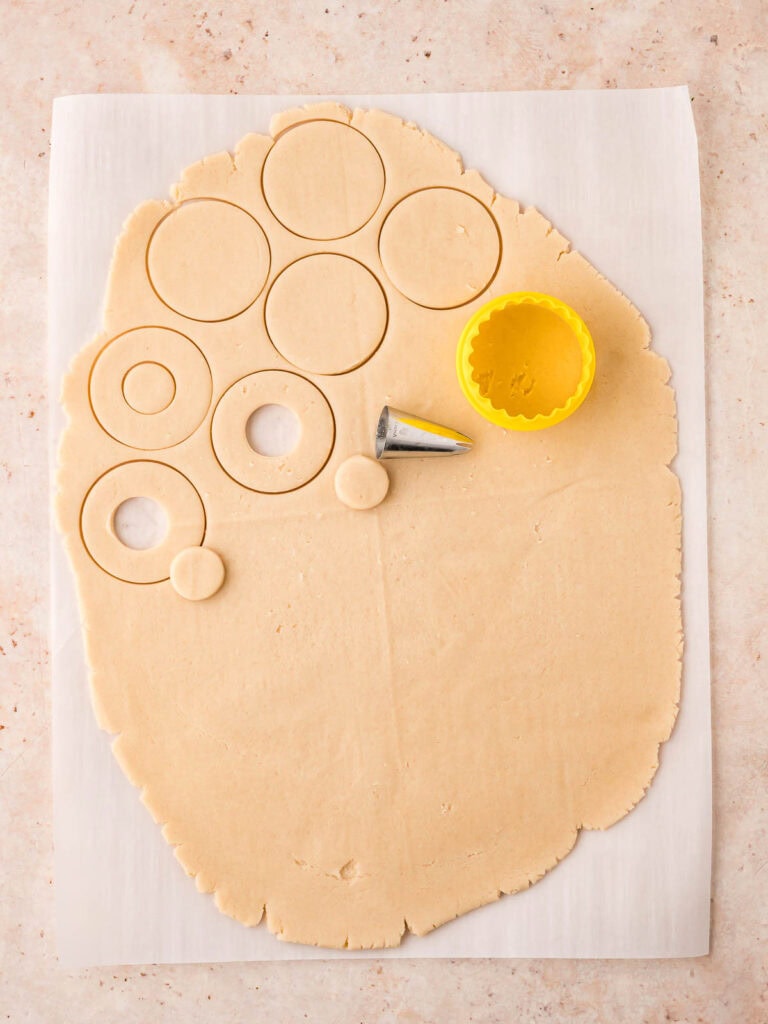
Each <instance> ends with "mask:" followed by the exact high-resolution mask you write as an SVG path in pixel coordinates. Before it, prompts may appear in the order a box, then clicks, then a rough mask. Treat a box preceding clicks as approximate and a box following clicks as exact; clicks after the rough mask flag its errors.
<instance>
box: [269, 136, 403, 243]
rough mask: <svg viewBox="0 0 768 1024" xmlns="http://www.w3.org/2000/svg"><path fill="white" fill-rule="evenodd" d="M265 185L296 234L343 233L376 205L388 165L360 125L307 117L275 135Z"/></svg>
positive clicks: (348, 232)
mask: <svg viewBox="0 0 768 1024" xmlns="http://www.w3.org/2000/svg"><path fill="white" fill-rule="evenodd" d="M262 188H263V191H264V198H265V199H266V201H267V205H268V206H269V208H270V210H271V211H272V213H273V214H274V216H275V218H276V219H277V220H278V221H279V222H280V223H281V224H282V225H283V227H285V228H287V229H288V230H289V231H292V232H293V233H294V234H295V235H301V236H303V237H304V238H310V239H317V240H323V241H327V240H329V239H332V238H343V237H345V236H346V235H351V234H353V232H355V231H358V230H359V229H360V228H361V227H362V226H363V224H365V223H367V221H368V220H370V218H371V217H372V216H373V214H374V213H375V212H376V210H377V209H378V206H379V203H380V202H381V197H382V196H383V194H384V164H383V163H382V160H381V157H380V156H379V153H378V151H377V150H376V148H375V146H374V145H373V143H372V142H370V140H369V139H368V138H367V137H366V136H365V135H363V133H362V132H359V131H358V130H357V129H356V128H352V127H350V126H349V125H348V124H342V123H341V122H340V121H327V120H317V121H305V122H303V123H301V124H298V125H295V126H294V127H292V128H289V129H287V130H286V131H285V132H284V133H283V134H282V135H280V136H279V137H278V138H277V140H276V142H275V144H274V146H273V147H272V149H271V150H270V151H269V153H268V154H267V159H266V161H265V163H264V169H263V172H262Z"/></svg>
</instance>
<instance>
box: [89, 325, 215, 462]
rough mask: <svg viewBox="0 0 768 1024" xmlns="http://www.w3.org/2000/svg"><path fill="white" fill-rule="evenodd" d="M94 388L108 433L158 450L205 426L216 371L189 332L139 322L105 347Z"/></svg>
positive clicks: (96, 366)
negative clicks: (212, 375) (211, 368)
mask: <svg viewBox="0 0 768 1024" xmlns="http://www.w3.org/2000/svg"><path fill="white" fill-rule="evenodd" d="M168 378H170V385H169V383H168ZM88 390H89V394H90V398H91V405H92V406H93V412H94V415H95V416H96V419H97V420H98V421H99V423H100V424H101V425H102V427H103V428H104V430H106V432H107V433H108V434H110V435H111V436H112V437H114V438H115V440H117V441H121V442H122V443H123V444H126V445H129V446H130V447H131V448H141V449H144V450H146V451H156V450H158V449H160V448H170V447H172V446H173V445H176V444H179V443H180V442H181V441H184V440H185V439H186V438H187V437H189V435H190V434H192V433H193V432H194V431H195V430H196V429H197V428H198V427H199V426H200V424H201V423H202V421H203V419H204V418H205V414H206V413H207V412H208V407H209V405H210V404H211V371H210V368H209V366H208V362H207V360H206V358H205V356H204V355H203V353H202V352H201V351H200V349H199V348H198V347H197V345H195V343H194V342H193V341H192V340H191V339H190V338H187V337H186V336H185V335H183V334H180V333H179V332H178V331H173V330H171V329H170V328H167V327H136V328H134V329H133V330H130V331H126V332H125V333H124V334H120V335H118V337H116V338H113V339H112V340H111V341H110V342H108V343H107V345H106V346H105V347H104V348H103V349H102V351H101V352H100V353H99V355H98V358H97V359H96V362H95V363H94V366H93V371H92V373H91V378H90V381H89V384H88ZM153 391H154V394H153ZM147 403H148V404H147Z"/></svg>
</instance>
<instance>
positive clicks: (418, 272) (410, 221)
mask: <svg viewBox="0 0 768 1024" xmlns="http://www.w3.org/2000/svg"><path fill="white" fill-rule="evenodd" d="M379 256H380V257H381V262H382V264H383V266H384V270H385V271H386V272H387V276H388V277H389V279H390V281H391V282H392V284H393V285H394V286H395V287H396V288H397V290H398V291H399V292H401V293H402V294H403V295H404V296H405V297H406V298H407V299H410V300H411V301H412V302H415V303H417V305H419V306H426V307H427V308H429V309H453V308H455V307H457V306H463V305H465V303H467V302H471V301H472V299H476V298H477V296H478V295H480V294H481V293H482V292H484V291H485V289H486V288H487V287H488V285H489V284H490V283H491V281H492V280H493V278H494V276H495V274H496V271H497V269H498V266H499V261H500V259H501V242H500V238H499V229H498V227H497V226H496V221H495V220H494V219H493V217H492V215H491V214H490V212H489V211H488V210H487V209H486V207H485V206H483V204H482V203H481V202H480V200H479V199H475V197H474V196H471V195H469V193H467V192H462V191H461V190H460V189H457V188H446V187H443V186H438V187H435V188H424V189H421V190H420V191H418V192H413V193H411V195H409V196H406V197H405V199H401V200H400V202H399V203H398V204H397V205H396V206H394V207H393V208H392V209H391V210H390V211H389V213H388V214H387V217H386V220H385V221H384V224H383V225H382V228H381V232H380V235H379Z"/></svg>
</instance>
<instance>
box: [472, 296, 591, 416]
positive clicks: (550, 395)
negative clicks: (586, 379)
mask: <svg viewBox="0 0 768 1024" xmlns="http://www.w3.org/2000/svg"><path fill="white" fill-rule="evenodd" d="M469 363H470V365H471V366H472V380H473V381H474V382H475V383H476V384H477V385H478V389H479V391H480V394H481V395H482V396H483V397H484V398H487V399H488V400H489V401H490V403H491V404H492V405H493V407H494V408H496V409H503V410H504V411H506V412H507V413H508V414H509V415H510V416H527V417H533V416H536V415H537V414H538V415H542V416H547V415H548V414H549V413H551V412H552V411H553V410H554V409H558V408H560V407H562V406H563V405H565V403H566V402H567V401H568V399H569V398H570V397H571V395H573V393H574V392H575V391H576V389H577V387H578V384H579V379H580V377H581V371H582V354H581V348H580V345H579V339H578V337H577V336H576V334H575V333H574V331H573V330H572V328H571V327H570V326H569V325H568V324H567V323H566V322H565V320H563V319H562V318H561V317H560V316H558V315H557V314H556V313H553V312H552V311H551V310H549V309H545V308H544V307H542V306H538V305H533V304H531V303H523V304H521V305H509V306H506V307H505V308H503V309H500V310H497V311H495V312H494V313H492V314H491V316H490V317H489V318H488V320H486V321H485V322H484V323H482V324H481V325H480V327H479V330H478V332H477V335H476V337H475V338H474V340H473V342H472V351H471V352H470V355H469Z"/></svg>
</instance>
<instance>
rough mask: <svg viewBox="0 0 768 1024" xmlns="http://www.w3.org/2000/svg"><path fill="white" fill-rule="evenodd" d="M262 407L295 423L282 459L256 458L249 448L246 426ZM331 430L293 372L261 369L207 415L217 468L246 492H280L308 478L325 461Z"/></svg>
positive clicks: (322, 401)
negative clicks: (277, 409)
mask: <svg viewBox="0 0 768 1024" xmlns="http://www.w3.org/2000/svg"><path fill="white" fill-rule="evenodd" d="M263 405H284V406H286V407H287V408H289V409H290V410H291V411H292V412H293V413H294V414H295V415H296V417H297V418H298V420H299V423H300V424H301V431H300V434H299V440H298V443H297V444H296V446H295V448H293V449H292V450H291V451H290V452H287V453H285V454H284V455H262V454H260V453H259V452H257V451H254V449H253V448H252V447H251V445H250V443H249V441H248V435H247V432H246V426H247V423H248V420H249V419H250V417H251V415H252V414H253V413H254V412H255V411H256V410H257V409H260V408H261V407H262V406H263ZM335 436H336V426H335V422H334V418H333V413H332V411H331V407H330V405H329V404H328V401H327V399H326V397H325V395H323V393H322V392H321V391H320V389H319V388H318V387H316V386H315V385H314V384H311V383H310V382H309V381H308V380H306V378H304V377H300V376H299V374H297V373H289V372H285V371H283V370H261V371H260V372H258V373H251V374H249V375H248V376H247V377H243V378H242V379H241V380H238V381H235V383H234V384H233V385H232V386H231V387H230V388H228V389H227V391H225V392H224V394H223V395H222V397H221V398H220V399H219V402H218V404H217V406H216V408H215V410H214V413H213V421H212V424H211V440H212V442H213V450H214V452H215V454H216V458H217V459H218V460H219V464H220V465H221V467H222V469H223V470H224V471H225V472H226V473H228V474H229V476H231V477H232V479H233V480H235V481H236V482H237V483H239V484H242V486H243V487H247V488H248V489H249V490H251V491H260V492H263V493H265V494H281V493H284V492H286V491H295V490H296V489H297V488H299V487H303V486H304V484H308V483H309V482H310V480H313V479H314V478H315V477H316V476H317V474H318V473H319V472H320V470H321V469H322V468H323V466H325V464H326V462H327V461H328V459H329V457H330V454H331V451H332V450H333V444H334V440H335Z"/></svg>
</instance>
